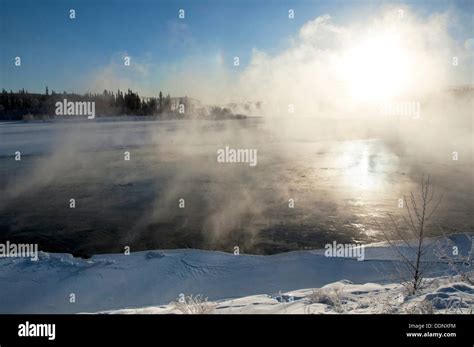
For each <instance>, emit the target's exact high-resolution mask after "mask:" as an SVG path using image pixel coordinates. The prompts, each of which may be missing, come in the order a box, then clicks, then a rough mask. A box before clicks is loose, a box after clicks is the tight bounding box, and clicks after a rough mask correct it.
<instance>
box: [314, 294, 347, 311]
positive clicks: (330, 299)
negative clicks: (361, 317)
mask: <svg viewBox="0 0 474 347" xmlns="http://www.w3.org/2000/svg"><path fill="white" fill-rule="evenodd" d="M306 299H307V300H308V302H309V304H316V303H318V304H325V305H328V306H331V307H332V308H333V309H334V311H335V312H337V313H343V312H345V311H346V310H345V305H344V300H343V298H342V295H341V291H340V290H338V289H334V290H332V291H328V290H325V289H321V288H316V289H313V291H312V293H311V294H309V295H307V296H306Z"/></svg>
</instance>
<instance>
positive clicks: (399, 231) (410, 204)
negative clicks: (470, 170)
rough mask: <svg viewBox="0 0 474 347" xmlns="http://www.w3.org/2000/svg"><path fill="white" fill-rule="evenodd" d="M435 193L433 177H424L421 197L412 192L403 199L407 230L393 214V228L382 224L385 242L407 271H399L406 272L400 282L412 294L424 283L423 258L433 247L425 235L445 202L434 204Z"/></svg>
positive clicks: (401, 274)
mask: <svg viewBox="0 0 474 347" xmlns="http://www.w3.org/2000/svg"><path fill="white" fill-rule="evenodd" d="M434 192H435V189H434V185H433V184H432V182H431V177H430V175H428V176H427V177H426V178H425V175H423V176H422V177H421V189H420V192H419V197H418V198H417V197H415V194H414V193H413V192H411V193H410V196H409V198H407V197H406V196H404V207H405V210H406V215H405V216H403V222H404V227H403V228H402V227H400V226H399V225H398V224H397V222H396V221H395V219H394V218H393V216H392V215H389V218H390V221H391V226H392V228H391V229H390V230H388V231H387V230H386V229H385V228H382V227H380V225H379V228H380V230H381V231H382V232H383V234H384V237H385V239H386V241H387V242H388V244H389V245H390V247H391V248H393V249H395V251H396V252H397V254H398V256H399V257H400V258H401V260H402V265H403V267H404V268H403V269H399V270H404V271H399V277H400V280H399V282H401V283H402V284H403V285H404V286H406V287H407V288H408V291H409V292H410V294H415V293H416V292H417V291H419V290H420V289H421V286H422V284H423V275H424V270H425V269H424V263H423V256H424V255H425V254H426V252H427V250H428V248H429V247H430V246H429V245H426V244H425V243H424V242H423V241H424V239H425V236H426V229H427V225H428V222H429V221H430V219H431V217H432V216H433V214H434V213H435V212H436V210H437V208H438V206H439V204H440V203H441V200H442V196H441V197H440V198H439V199H438V200H437V201H436V202H435V201H434V200H433V199H434ZM433 203H434V204H433ZM397 241H398V242H397ZM400 244H401V245H402V246H403V247H402V246H400ZM404 249H405V250H406V251H404ZM407 274H408V275H407Z"/></svg>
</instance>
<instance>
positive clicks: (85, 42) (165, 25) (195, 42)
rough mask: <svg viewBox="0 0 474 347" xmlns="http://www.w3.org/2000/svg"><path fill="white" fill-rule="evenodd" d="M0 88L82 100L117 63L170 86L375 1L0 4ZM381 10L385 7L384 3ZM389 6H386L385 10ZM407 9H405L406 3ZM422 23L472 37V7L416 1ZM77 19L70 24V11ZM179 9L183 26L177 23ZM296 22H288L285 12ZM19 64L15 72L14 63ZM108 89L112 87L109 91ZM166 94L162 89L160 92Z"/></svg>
mask: <svg viewBox="0 0 474 347" xmlns="http://www.w3.org/2000/svg"><path fill="white" fill-rule="evenodd" d="M0 3H1V7H0V11H1V12H0V20H1V23H0V25H1V26H0V34H1V37H0V40H1V45H0V46H1V52H0V63H1V74H0V87H2V88H6V89H13V90H17V89H19V88H26V89H27V90H29V91H37V92H39V91H41V92H42V91H43V90H44V86H45V85H48V86H49V88H50V89H55V90H56V91H62V90H67V91H77V92H83V91H84V90H85V89H88V83H87V79H88V78H89V77H90V76H91V75H93V74H94V72H95V71H99V70H101V69H103V68H106V67H107V66H110V64H113V63H119V62H120V60H121V59H122V57H123V56H124V55H129V56H130V57H132V63H133V62H140V64H143V65H145V66H146V65H147V64H153V65H154V66H158V67H161V68H157V69H156V70H155V75H154V76H153V84H154V85H158V86H159V85H160V81H163V83H165V82H164V81H165V80H167V79H169V78H170V76H167V74H168V71H167V67H169V66H171V65H172V64H174V63H176V62H179V61H182V60H185V59H187V58H189V57H201V58H202V57H212V56H215V55H216V54H217V53H219V54H221V55H222V57H223V60H224V62H225V64H227V63H228V64H229V65H230V64H232V58H233V57H234V56H239V57H240V59H241V64H242V66H244V67H245V65H246V64H247V63H248V61H249V57H250V54H251V52H252V49H253V48H258V49H259V50H261V51H264V52H266V53H267V54H277V53H278V52H279V51H281V50H284V49H285V47H286V46H287V44H288V40H289V38H291V37H292V36H293V35H295V34H296V33H297V32H298V30H299V29H300V28H301V26H302V25H303V24H304V23H306V22H307V21H309V20H311V19H313V18H315V17H317V16H319V15H322V14H325V13H329V14H331V16H332V17H333V18H334V21H335V22H336V23H344V21H349V20H353V19H354V18H363V17H364V16H366V15H368V14H370V13H371V12H373V11H375V10H376V9H377V8H379V7H380V6H381V4H383V3H386V2H381V1H291V2H285V1H255V0H254V1H250V0H245V1H236V0H228V1H200V0H194V1H156V0H155V1H149V0H146V1H143V0H142V1H130V0H128V1H125V0H104V1H100V2H99V1H51V0H45V1H38V0H36V1H34V0H33V1H22V0H15V1H12V0H0ZM387 3H388V2H387ZM390 3H393V2H390ZM405 3H406V2H405ZM411 4H412V5H413V8H414V10H415V11H417V12H418V13H420V14H421V15H428V14H430V13H432V12H434V11H443V10H446V9H452V10H454V11H455V12H456V14H457V15H458V16H459V18H460V20H461V22H462V23H461V24H462V25H460V26H458V27H457V28H453V31H454V33H453V35H454V36H455V37H458V38H459V40H461V41H463V40H466V39H467V38H469V37H472V35H473V27H472V26H473V24H472V20H473V14H472V13H473V10H472V7H473V5H472V1H452V2H446V1H415V2H411ZM71 8H73V9H75V10H76V19H74V20H71V19H69V9H71ZM181 8H182V9H185V11H186V18H185V19H184V20H180V19H178V10H179V9H181ZM289 8H292V9H294V10H295V19H294V20H288V18H287V15H288V9H289ZM16 56H20V57H21V59H22V66H21V68H18V67H15V66H14V57H16ZM110 88H111V89H115V86H113V85H111V86H110ZM160 89H163V90H166V86H165V85H164V86H163V88H160Z"/></svg>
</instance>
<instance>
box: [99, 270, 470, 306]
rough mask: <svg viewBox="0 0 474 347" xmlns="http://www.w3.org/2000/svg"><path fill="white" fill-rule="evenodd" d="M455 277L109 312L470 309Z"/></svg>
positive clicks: (467, 290) (333, 286)
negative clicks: (411, 287)
mask: <svg viewBox="0 0 474 347" xmlns="http://www.w3.org/2000/svg"><path fill="white" fill-rule="evenodd" d="M458 281H459V277H454V278H453V277H439V278H436V279H429V280H428V282H429V285H428V286H427V287H426V288H425V289H424V290H423V292H422V293H420V294H419V295H415V296H410V295H407V293H406V288H404V287H403V286H402V285H400V284H388V285H380V284H375V283H366V284H362V285H360V284H353V283H351V282H349V281H345V280H343V281H339V282H334V283H330V284H328V285H325V286H324V287H322V288H313V289H302V290H294V291H291V292H288V293H279V294H278V295H275V296H271V295H252V296H247V297H243V298H237V299H231V300H222V301H218V302H209V301H201V302H199V301H197V302H192V303H190V302H189V300H188V302H186V299H185V301H184V302H185V303H184V304H179V300H177V302H176V303H170V304H168V305H162V306H151V307H144V308H137V309H123V310H115V311H108V312H103V313H109V314H187V313H196V314H200V313H206V314H337V313H343V314H346V313H351V314H398V313H400V314H411V313H413V314H424V313H427V314H429V313H450V314H473V313H474V286H471V285H468V284H466V283H464V282H458Z"/></svg>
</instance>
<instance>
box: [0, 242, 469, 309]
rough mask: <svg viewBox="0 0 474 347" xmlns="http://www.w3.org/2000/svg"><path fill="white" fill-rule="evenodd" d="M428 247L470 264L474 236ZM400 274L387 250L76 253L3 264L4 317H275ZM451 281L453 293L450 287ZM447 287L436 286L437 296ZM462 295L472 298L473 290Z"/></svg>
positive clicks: (439, 266)
mask: <svg viewBox="0 0 474 347" xmlns="http://www.w3.org/2000/svg"><path fill="white" fill-rule="evenodd" d="M428 242H431V243H433V245H434V242H438V243H439V244H442V245H446V246H448V245H449V247H451V246H450V245H451V244H455V245H456V247H458V250H459V255H458V257H461V258H462V257H464V258H467V257H468V254H469V252H470V250H471V238H470V237H468V236H467V235H465V234H460V235H453V236H451V237H450V243H447V240H445V239H442V240H441V239H439V240H430V241H428ZM425 261H426V262H429V263H430V266H429V269H427V270H426V273H425V276H426V277H432V278H435V277H441V276H451V275H453V274H454V273H453V271H452V267H451V266H450V265H449V264H448V263H447V262H446V261H443V260H442V259H440V258H439V257H438V256H436V255H435V254H434V253H433V252H430V253H429V254H427V256H426V258H425ZM397 268H400V261H399V260H398V257H397V255H396V253H395V251H394V250H393V249H391V248H390V247H387V245H385V244H376V245H371V246H367V247H366V248H365V260H364V261H358V260H357V259H349V258H329V257H325V256H324V250H316V251H300V252H290V253H284V254H279V255H272V256H253V255H233V254H229V253H222V252H211V251H199V250H167V251H144V252H137V253H132V254H131V255H124V254H111V255H99V256H94V257H92V258H91V259H87V260H86V259H78V258H74V257H72V256H71V255H68V254H48V253H41V254H40V256H39V260H38V261H37V262H34V261H31V260H29V259H25V258H0V279H1V283H2V285H1V286H0V313H79V312H100V311H112V310H119V309H125V308H137V307H149V306H161V305H167V304H169V303H170V302H172V301H174V300H176V299H177V298H178V297H179V296H180V294H184V295H190V294H194V295H196V294H201V295H203V296H204V297H207V298H209V300H210V301H219V305H221V306H222V305H224V306H225V305H226V303H227V305H228V303H229V302H230V301H229V300H230V299H236V298H242V299H236V300H233V302H234V303H235V302H239V300H241V301H242V302H243V303H244V304H245V303H249V305H251V306H253V307H258V305H254V303H255V302H254V301H253V300H254V299H255V300H257V301H260V300H261V301H262V302H263V303H265V305H267V306H265V305H263V306H259V307H260V309H261V310H262V311H264V310H265V309H269V310H270V311H269V312H272V310H271V307H273V304H274V303H275V300H277V299H272V297H274V298H276V297H279V295H278V294H279V293H286V292H291V293H292V294H293V295H294V298H295V299H296V298H299V297H303V296H305V295H304V294H305V293H306V292H307V291H301V289H302V288H319V287H323V286H325V285H327V284H328V283H332V282H338V281H340V280H341V279H345V280H348V281H351V282H352V283H354V284H356V285H357V284H359V285H363V284H365V283H378V284H390V283H394V282H395V281H394V279H395V277H396V276H397V273H398V270H397ZM440 280H441V279H440ZM444 280H445V281H448V279H444ZM444 280H443V281H444ZM338 283H339V284H341V283H343V282H338ZM344 283H346V282H344ZM443 283H444V284H446V285H448V288H451V287H449V284H448V282H443ZM346 284H348V283H346ZM444 284H443V285H444ZM334 285H338V284H334ZM392 286H394V285H389V286H388V287H381V286H380V285H374V286H371V285H365V286H363V287H358V286H353V285H350V286H349V287H347V288H346V289H349V290H350V291H352V292H353V291H354V290H356V289H357V288H359V289H360V288H363V289H361V290H366V291H368V292H371V293H378V292H385V291H386V289H385V288H391V287H392ZM451 286H452V285H451ZM364 288H365V289H364ZM374 288H375V289H374ZM439 288H441V287H439ZM439 288H438V287H436V288H434V287H433V288H431V289H432V290H434V291H433V292H432V293H437V291H438V290H440V289H439ZM463 288H464V287H463ZM369 289H370V290H369ZM399 290H401V289H397V291H399ZM450 290H451V289H448V290H447V292H449V291H450ZM389 292H390V293H391V294H395V293H396V292H393V293H392V292H391V291H389ZM461 292H462V293H463V295H468V296H469V298H470V299H469V300H472V295H473V292H472V287H469V288H467V289H462V290H461ZM396 294H397V295H399V293H396ZM374 295H377V294H374ZM248 296H253V297H252V299H250V300H251V301H250V302H249V301H248V300H249V298H245V297H248ZM71 298H73V299H74V300H71ZM390 298H391V297H388V299H390ZM272 300H273V301H272ZM331 300H332V299H331ZM390 300H391V299H390ZM466 300H467V299H466ZM71 301H74V302H71ZM301 305H303V302H302V301H300V300H294V301H293V302H291V303H287V304H285V305H282V306H281V307H280V308H278V306H277V308H276V309H275V310H276V311H280V310H281V309H283V308H284V309H285V310H286V312H290V311H291V310H292V307H293V308H295V310H296V312H300V310H301V307H299V306H301ZM306 306H307V305H306ZM306 306H305V307H306ZM243 307H245V305H243ZM298 307H299V308H298ZM165 309H166V308H165ZM230 309H231V308H230V306H229V310H230ZM241 309H242V310H243V312H245V309H244V308H241ZM260 309H259V310H260ZM359 309H360V310H362V309H363V308H359ZM232 310H238V308H235V307H233V308H232Z"/></svg>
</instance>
